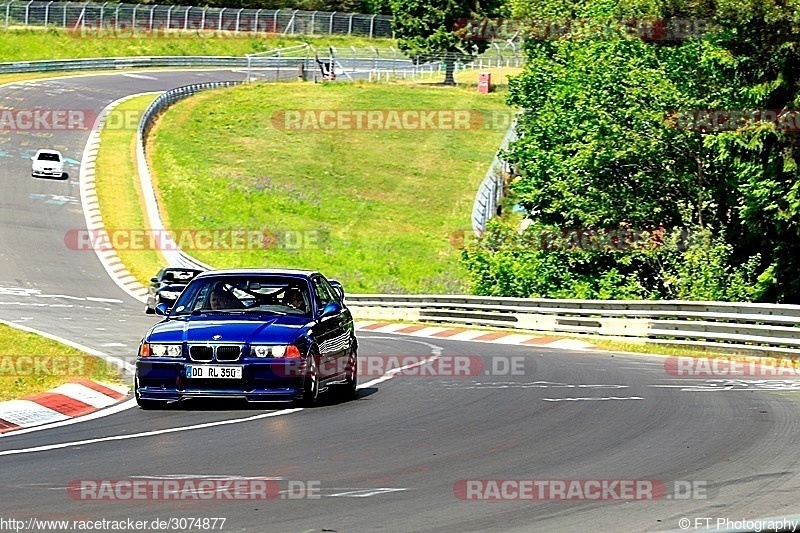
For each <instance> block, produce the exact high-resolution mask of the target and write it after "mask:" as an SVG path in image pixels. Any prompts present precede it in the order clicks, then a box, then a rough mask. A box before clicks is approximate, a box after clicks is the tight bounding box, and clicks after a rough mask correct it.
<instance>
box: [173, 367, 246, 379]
mask: <svg viewBox="0 0 800 533" xmlns="http://www.w3.org/2000/svg"><path fill="white" fill-rule="evenodd" d="M186 377H187V378H197V379H242V367H240V366H220V365H187V366H186Z"/></svg>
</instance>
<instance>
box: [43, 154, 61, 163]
mask: <svg viewBox="0 0 800 533" xmlns="http://www.w3.org/2000/svg"><path fill="white" fill-rule="evenodd" d="M38 159H39V161H56V162H58V161H61V158H60V157H58V154H54V153H51V152H42V153H41V154H39V157H38Z"/></svg>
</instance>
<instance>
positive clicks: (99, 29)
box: [97, 2, 108, 31]
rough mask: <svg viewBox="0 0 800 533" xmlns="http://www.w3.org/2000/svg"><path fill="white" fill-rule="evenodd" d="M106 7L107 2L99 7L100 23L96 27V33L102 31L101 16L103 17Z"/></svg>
mask: <svg viewBox="0 0 800 533" xmlns="http://www.w3.org/2000/svg"><path fill="white" fill-rule="evenodd" d="M107 5H108V2H103V5H102V6H100V22H99V24H98V27H97V29H98V31H102V30H103V16H104V15H105V11H106V6H107Z"/></svg>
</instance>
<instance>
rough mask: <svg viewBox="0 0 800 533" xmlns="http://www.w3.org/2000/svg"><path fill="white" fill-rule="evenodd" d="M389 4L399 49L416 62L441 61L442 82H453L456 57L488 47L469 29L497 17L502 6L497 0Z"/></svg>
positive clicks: (411, 0)
mask: <svg viewBox="0 0 800 533" xmlns="http://www.w3.org/2000/svg"><path fill="white" fill-rule="evenodd" d="M390 5H391V7H392V14H393V15H394V20H393V22H392V27H393V28H394V32H395V36H396V37H397V39H398V46H399V47H400V49H401V50H402V51H403V52H405V53H406V54H408V55H409V56H410V57H411V59H412V60H414V61H416V62H420V61H432V60H441V61H444V63H445V80H444V83H445V85H455V79H454V77H453V71H454V70H455V62H456V61H457V60H459V59H467V58H472V57H475V56H476V55H477V54H480V53H482V52H483V51H485V50H486V48H487V47H488V46H489V41H488V40H487V35H485V34H481V33H480V32H478V33H475V32H472V31H471V30H472V29H473V28H475V27H479V28H480V27H485V23H484V22H483V21H485V19H486V18H488V17H496V16H498V15H499V14H500V10H501V6H502V4H501V2H500V0H485V1H484V2H483V4H481V2H480V0H390ZM473 22H476V23H477V24H473Z"/></svg>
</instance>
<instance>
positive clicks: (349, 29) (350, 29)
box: [347, 13, 355, 35]
mask: <svg viewBox="0 0 800 533" xmlns="http://www.w3.org/2000/svg"><path fill="white" fill-rule="evenodd" d="M354 16H355V13H350V20H348V21H347V35H350V34H352V33H353V17H354Z"/></svg>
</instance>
